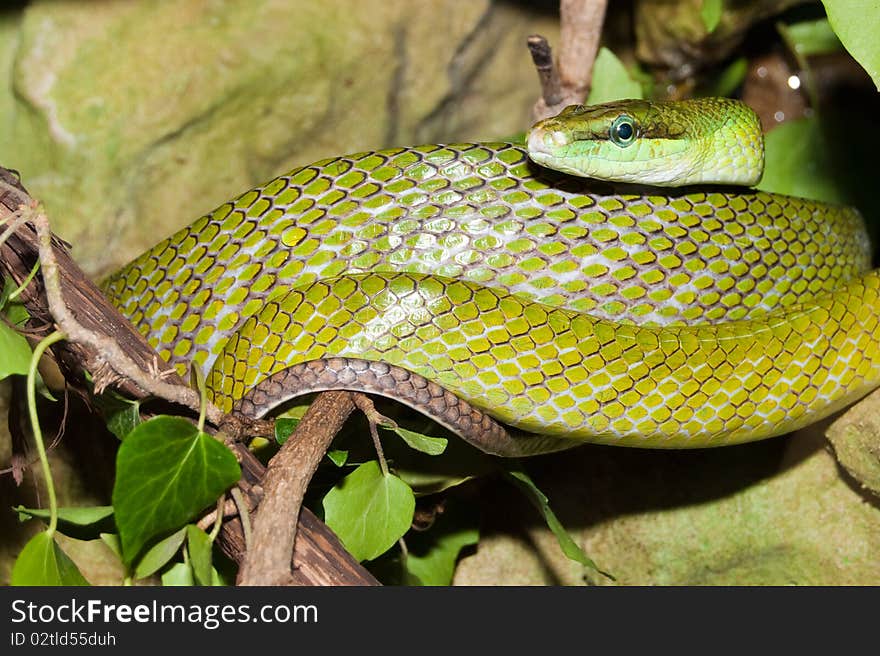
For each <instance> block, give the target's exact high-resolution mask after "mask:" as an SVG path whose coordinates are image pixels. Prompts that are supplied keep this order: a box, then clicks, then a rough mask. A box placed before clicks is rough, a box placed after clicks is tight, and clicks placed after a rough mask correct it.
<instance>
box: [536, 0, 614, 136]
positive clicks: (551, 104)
mask: <svg viewBox="0 0 880 656" xmlns="http://www.w3.org/2000/svg"><path fill="white" fill-rule="evenodd" d="M607 4H608V0H560V3H559V16H560V28H561V29H560V36H559V40H560V43H559V49H558V57H557V64H556V66H553V60H552V57H551V55H550V45H549V44H548V43H547V40H546V39H544V37H542V36H539V35H533V36H530V37H529V39H528V46H529V50H530V51H531V53H532V60H533V61H534V62H535V68H537V69H538V76H539V78H540V80H541V92H542V95H541V97H540V98H538V100H537V102H535V105H534V106H533V107H532V119H533V120H534V121H539V120H541V119H544V118H547V117H548V116H554V115H556V114H558V113H559V112H560V111H562V109H564V108H565V107H567V106H568V105H577V104H581V103H583V102H584V99H585V98H586V97H587V93H588V92H589V91H590V83H591V82H592V77H593V64H594V63H595V61H596V53H597V52H598V51H599V41H600V39H601V37H602V25H603V23H604V21H605V10H606V7H607ZM541 42H543V43H541ZM536 50H537V56H536Z"/></svg>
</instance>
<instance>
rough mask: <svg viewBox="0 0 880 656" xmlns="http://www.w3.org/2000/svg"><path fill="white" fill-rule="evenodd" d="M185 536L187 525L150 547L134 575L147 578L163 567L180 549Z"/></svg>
mask: <svg viewBox="0 0 880 656" xmlns="http://www.w3.org/2000/svg"><path fill="white" fill-rule="evenodd" d="M185 537H186V527H185V526H184V527H183V528H182V529H180V530H178V531H175V532H174V533H172V534H171V535H169V536H168V537H167V538H165V539H164V540H159V541H158V542H157V543H156V544H154V545H153V546H152V547H150V548H149V549H148V550H147V553H145V554H144V557H143V558H141V559H140V560H139V561H138V564H137V567H135V569H134V577H135V578H136V579H145V578H147V577H148V576H151V575H152V574H155V573H156V572H158V571H159V570H160V569H162V568H163V567H164V566H165V565H166V564H168V561H170V560H171V559H172V558H174V554H176V553H177V552H178V551H179V550H180V545H182V544H183V539H184V538H185Z"/></svg>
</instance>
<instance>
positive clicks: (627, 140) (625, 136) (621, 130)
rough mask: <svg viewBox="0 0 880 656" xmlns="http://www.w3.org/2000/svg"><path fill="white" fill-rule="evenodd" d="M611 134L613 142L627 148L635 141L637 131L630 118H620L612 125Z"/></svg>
mask: <svg viewBox="0 0 880 656" xmlns="http://www.w3.org/2000/svg"><path fill="white" fill-rule="evenodd" d="M609 133H610V134H609V136H610V138H611V141H613V142H614V143H615V144H617V145H618V146H621V147H624V148H625V147H626V146H629V145H630V144H631V143H632V142H633V141H634V140H635V135H636V130H635V127H634V126H633V122H632V119H631V118H630V117H629V116H618V117H617V118H616V119H615V120H614V123H612V124H611V130H610V131H609Z"/></svg>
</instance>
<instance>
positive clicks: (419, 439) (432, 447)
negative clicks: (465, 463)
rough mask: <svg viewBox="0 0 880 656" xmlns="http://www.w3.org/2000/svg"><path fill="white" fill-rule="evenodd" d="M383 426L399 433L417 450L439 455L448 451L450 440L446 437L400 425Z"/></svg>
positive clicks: (430, 454)
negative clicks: (447, 446) (432, 435)
mask: <svg viewBox="0 0 880 656" xmlns="http://www.w3.org/2000/svg"><path fill="white" fill-rule="evenodd" d="M382 428H384V429H385V430H390V431H393V432H395V433H397V434H398V435H399V436H400V437H401V438H403V441H404V442H406V443H407V444H409V445H410V447H412V448H413V449H415V450H416V451H420V452H422V453H427V454H428V455H429V456H439V455H440V454H441V453H443V452H444V451H446V445H447V444H449V440H447V439H446V438H445V437H430V436H429V435H422V434H421V433H416V432H415V431H411V430H407V429H406V428H401V427H400V426H393V427H389V426H382Z"/></svg>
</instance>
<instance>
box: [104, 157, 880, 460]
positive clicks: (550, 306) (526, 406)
mask: <svg viewBox="0 0 880 656" xmlns="http://www.w3.org/2000/svg"><path fill="white" fill-rule="evenodd" d="M867 267H868V249H867V238H866V236H865V232H864V227H863V225H862V222H861V219H860V217H859V216H858V214H857V213H856V212H854V211H852V210H848V209H845V208H840V207H835V206H830V205H823V204H821V203H816V202H813V201H806V200H802V199H797V198H791V197H786V196H780V195H774V194H767V193H763V192H754V191H732V190H731V189H730V188H727V189H722V188H719V189H708V190H701V191H698V192H697V191H690V190H663V191H662V192H661V191H657V190H649V191H645V192H644V193H640V192H638V191H637V190H633V189H632V188H629V189H627V190H626V193H621V192H620V191H619V190H617V189H615V188H614V187H611V186H609V185H605V184H601V183H596V182H593V181H589V180H584V179H576V178H571V177H569V176H565V175H562V174H558V173H554V172H551V171H547V170H544V169H539V168H538V167H536V166H534V165H532V164H530V163H528V161H527V158H526V155H525V152H524V151H523V150H522V149H521V148H519V147H517V146H515V145H512V144H504V143H492V144H456V145H446V146H441V145H429V146H421V147H417V148H407V149H392V150H386V151H378V152H369V153H360V154H356V155H352V156H348V157H340V158H334V159H330V160H324V161H321V162H317V163H315V164H313V165H310V166H306V167H302V168H299V169H295V170H294V171H291V172H290V173H289V174H287V175H284V176H281V177H279V178H277V179H275V180H273V181H271V182H269V183H268V184H267V185H265V186H264V187H261V188H258V189H255V190H252V191H250V192H247V193H245V194H243V195H242V196H240V197H239V198H238V199H236V200H234V201H232V202H230V203H227V204H225V205H223V206H221V207H220V208H218V209H217V210H216V211H214V212H213V213H211V214H209V215H207V216H205V217H202V218H201V219H199V220H198V221H196V222H195V223H194V224H192V225H191V226H189V227H188V228H185V229H184V230H182V231H180V232H178V233H177V234H175V235H174V236H172V237H171V238H169V239H167V240H165V241H164V242H162V243H160V244H158V245H157V246H156V247H154V248H153V249H151V250H150V251H148V252H147V253H145V254H144V255H143V256H141V257H140V258H138V259H137V260H135V261H134V262H133V263H132V264H130V265H129V266H128V267H126V268H124V269H123V270H122V271H120V272H119V273H117V274H116V275H114V276H113V277H112V278H111V279H110V280H108V281H107V283H106V289H107V292H108V294H109V295H110V297H111V299H112V300H113V301H114V302H115V303H116V304H117V306H118V307H119V308H120V309H121V310H122V311H123V313H124V314H126V315H127V316H128V317H129V318H130V319H131V320H132V321H133V322H134V323H135V325H137V326H138V328H139V329H140V330H141V331H142V332H143V334H145V335H146V336H147V337H148V338H149V340H150V342H151V343H152V344H153V345H154V346H156V347H157V348H158V349H159V352H160V354H161V355H162V356H163V357H165V358H168V359H169V360H170V361H172V362H174V363H175V364H177V365H178V366H179V368H181V369H183V368H184V367H185V366H186V364H187V363H188V362H189V361H191V360H195V361H196V362H198V363H200V364H201V365H202V367H203V368H204V369H205V371H211V369H212V367H213V372H212V373H210V376H209V383H210V387H211V389H212V394H213V397H214V400H215V401H216V402H217V403H219V404H220V405H221V407H223V408H225V409H229V408H230V407H231V405H232V403H233V401H234V400H236V399H237V398H239V397H240V396H241V395H242V394H243V393H244V391H245V390H246V388H247V387H248V386H250V385H253V384H255V383H256V382H258V381H259V380H261V379H263V378H265V377H266V376H267V375H268V374H269V373H271V372H272V371H276V370H278V369H279V368H283V367H284V366H287V365H289V364H293V363H295V362H300V361H304V360H308V359H313V358H319V357H322V354H346V355H347V356H349V357H359V358H362V359H377V360H381V361H387V362H388V363H390V364H397V365H399V366H404V367H406V368H408V369H410V370H412V371H415V372H416V373H419V374H421V375H423V376H425V377H427V378H429V379H432V380H435V381H436V382H438V383H440V384H441V385H443V386H444V387H447V388H448V389H450V390H451V391H453V392H455V393H456V394H458V395H459V396H461V397H462V398H465V399H466V400H468V401H470V402H472V403H473V404H474V405H476V406H477V407H480V408H484V409H485V410H486V411H487V412H489V413H490V414H491V415H493V416H495V417H497V418H499V419H501V420H502V421H505V422H508V423H511V424H513V425H514V426H517V427H520V428H523V429H525V430H530V431H536V432H541V433H549V434H554V435H569V436H571V437H572V438H574V439H577V440H586V441H603V442H611V443H621V444H632V445H644V446H676V447H681V446H702V445H709V444H716V443H729V442H733V441H743V440H747V439H757V438H759V437H764V436H767V435H770V434H776V433H778V432H782V430H783V429H786V430H787V429H789V428H793V427H795V425H798V424H799V423H805V422H806V421H807V418H809V417H816V416H817V413H820V412H825V411H827V409H828V408H834V407H838V406H839V405H840V404H841V403H845V402H846V400H847V399H850V398H852V397H854V396H857V395H858V394H863V393H864V392H865V391H867V389H869V388H870V387H871V386H874V385H876V384H877V383H878V373H877V366H878V365H877V361H876V360H877V358H878V355H877V350H878V348H877V341H878V340H877V336H876V335H875V334H874V331H875V329H876V317H875V314H876V311H877V301H876V278H874V277H871V275H867V276H864V275H863V274H864V272H865V271H866V269H867ZM860 276H862V277H860ZM848 285H849V286H848ZM407 290H411V291H407ZM846 290H852V291H851V293H850V292H846ZM872 294H873V297H872V296H871V295H872ZM871 298H873V300H870V299H871ZM419 299H420V300H419ZM467 299H470V300H467ZM475 299H480V302H478V301H477V300H475ZM492 299H495V301H494V302H493V301H492ZM481 302H483V304H482V305H481V304H480V303H481ZM493 303H494V305H493ZM821 303H826V304H828V305H821ZM425 308H428V309H425ZM779 308H793V309H787V310H786V309H782V310H780V309H779ZM768 313H769V314H768ZM823 313H824V314H823ZM825 314H827V317H828V318H827V320H825V323H822V322H821V321H820V319H822V318H823V317H824V316H825ZM249 317H250V320H249ZM798 317H806V319H799V318H798ZM746 319H748V320H746ZM779 322H782V323H784V324H785V326H781V327H779V328H778V330H777V328H775V327H774V326H776V325H777V323H779ZM798 322H801V323H803V324H804V325H803V326H801V323H798ZM872 322H873V323H872ZM713 325H714V326H715V327H712V326H713ZM771 327H774V328H773V329H772V330H771ZM798 327H801V328H802V330H801V329H800V328H798ZM786 330H788V332H785V331H786ZM817 330H819V331H820V333H817V332H816V331H817ZM783 332H785V334H782V333H783ZM230 338H233V339H232V340H230ZM655 341H656V344H655ZM713 345H714V346H713ZM776 350H778V351H779V352H778V354H776V353H775V351H776ZM759 351H761V352H762V353H763V354H764V355H763V356H762V358H763V359H762V358H761V357H758V356H759V355H760V354H759V353H758V352H759ZM786 354H788V355H786ZM221 355H222V357H219V358H218V356H221ZM789 356H790V357H789ZM816 358H818V360H816ZM771 362H778V363H779V364H778V365H776V369H774V368H773V367H769V365H770V364H771ZM814 362H818V363H819V367H818V369H816V371H814V372H813V373H812V374H811V375H810V376H809V381H812V382H809V384H805V385H804V386H803V387H802V388H799V387H798V386H799V385H801V383H797V382H796V381H795V380H794V379H793V375H794V373H795V372H796V371H800V372H801V373H800V374H798V375H803V372H805V371H809V367H811V366H813V363H814ZM780 367H781V369H780ZM762 368H766V369H764V370H762ZM777 370H778V373H774V371H777ZM774 376H775V378H774ZM823 376H824V378H822V377H823ZM798 380H800V379H798ZM820 380H821V382H816V381H820ZM765 388H766V391H763V390H765ZM785 390H788V391H787V392H786V391H785ZM728 415H729V416H728Z"/></svg>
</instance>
